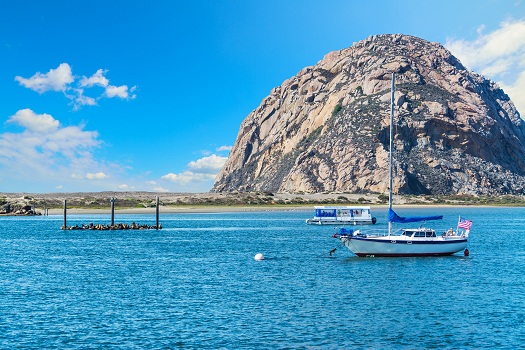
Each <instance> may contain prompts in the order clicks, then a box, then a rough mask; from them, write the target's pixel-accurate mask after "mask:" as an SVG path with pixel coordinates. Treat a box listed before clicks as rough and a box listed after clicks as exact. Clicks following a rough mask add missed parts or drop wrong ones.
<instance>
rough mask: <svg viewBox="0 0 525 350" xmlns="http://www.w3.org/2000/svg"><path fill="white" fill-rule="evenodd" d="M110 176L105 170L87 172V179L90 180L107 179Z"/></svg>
mask: <svg viewBox="0 0 525 350" xmlns="http://www.w3.org/2000/svg"><path fill="white" fill-rule="evenodd" d="M107 178H108V176H107V175H106V174H104V173H103V172H98V173H87V174H86V179H88V180H104V179H107Z"/></svg>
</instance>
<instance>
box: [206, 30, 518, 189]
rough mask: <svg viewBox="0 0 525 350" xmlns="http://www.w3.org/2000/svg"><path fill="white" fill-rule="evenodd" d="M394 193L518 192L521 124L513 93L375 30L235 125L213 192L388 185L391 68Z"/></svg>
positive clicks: (438, 54)
mask: <svg viewBox="0 0 525 350" xmlns="http://www.w3.org/2000/svg"><path fill="white" fill-rule="evenodd" d="M392 72H393V73H395V76H396V90H397V91H396V94H395V106H396V118H395V140H394V143H395V147H394V148H395V151H394V184H393V191H394V193H405V194H456V193H458V194H462V193H468V194H503V193H514V194H516V193H523V192H524V188H525V163H524V161H525V147H524V145H525V126H524V124H523V121H522V120H521V118H520V116H519V113H518V112H517V111H516V108H515V107H514V104H513V103H512V101H510V99H509V97H508V96H507V95H506V94H505V93H504V92H503V91H502V90H501V89H500V88H499V87H498V86H497V85H496V84H495V83H493V82H491V81H489V80H487V79H485V78H484V77H483V76H481V75H479V74H476V73H474V72H470V71H468V70H467V69H466V68H465V67H464V66H463V65H462V64H461V63H460V62H459V61H458V60H457V59H456V58H455V57H454V56H453V55H452V54H451V53H450V52H449V51H448V50H446V49H445V48H444V47H443V46H441V45H440V44H437V43H430V42H427V41H425V40H422V39H419V38H416V37H411V36H406V35H378V36H372V37H369V38H368V39H366V40H364V41H361V42H358V43H356V44H354V45H353V46H351V47H350V48H347V49H344V50H341V51H334V52H331V53H329V54H327V55H326V56H325V57H324V58H323V59H322V60H321V61H319V62H318V63H317V64H316V65H315V66H311V67H306V68H304V69H302V70H301V71H300V72H299V73H298V74H297V75H296V76H295V77H292V78H290V79H288V80H286V81H284V82H283V84H282V85H281V86H279V87H276V88H274V89H273V90H272V91H271V93H270V95H269V96H268V97H266V98H265V99H264V100H263V101H262V103H261V105H260V106H259V107H258V108H257V109H255V110H254V111H253V112H251V113H250V114H249V115H248V116H247V117H246V119H245V120H244V121H243V122H242V124H241V127H240V130H239V134H238V136H237V140H236V142H235V145H234V147H233V149H232V151H231V153H230V156H229V158H228V161H227V162H226V164H225V166H224V168H223V169H222V171H221V172H220V173H219V175H218V176H217V180H216V182H215V185H214V187H213V189H212V191H219V192H220V191H271V192H308V193H311V192H322V191H329V192H331V191H344V192H353V193H359V192H378V193H386V192H388V147H389V146H388V128H389V113H390V83H391V73H392Z"/></svg>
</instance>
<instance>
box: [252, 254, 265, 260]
mask: <svg viewBox="0 0 525 350" xmlns="http://www.w3.org/2000/svg"><path fill="white" fill-rule="evenodd" d="M253 258H254V259H255V260H257V261H260V260H264V255H262V254H261V253H257V254H255V256H254V257H253Z"/></svg>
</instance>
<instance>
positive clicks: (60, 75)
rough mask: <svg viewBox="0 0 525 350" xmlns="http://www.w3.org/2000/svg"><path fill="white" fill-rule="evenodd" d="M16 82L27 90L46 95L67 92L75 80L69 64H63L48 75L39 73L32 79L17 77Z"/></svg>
mask: <svg viewBox="0 0 525 350" xmlns="http://www.w3.org/2000/svg"><path fill="white" fill-rule="evenodd" d="M15 80H16V81H18V82H19V83H20V85H23V86H25V87H26V88H29V89H31V90H34V91H36V92H39V93H44V92H46V91H50V90H54V91H65V90H66V89H67V86H68V84H71V83H72V82H73V81H74V80H75V78H74V77H73V74H72V72H71V67H70V66H69V64H67V63H61V64H60V65H59V66H58V68H56V69H51V70H49V72H47V73H46V74H42V73H40V72H37V73H36V74H35V75H33V76H32V77H31V78H22V77H20V76H16V77H15Z"/></svg>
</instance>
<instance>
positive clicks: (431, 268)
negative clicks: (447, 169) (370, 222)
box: [0, 207, 525, 349]
mask: <svg viewBox="0 0 525 350" xmlns="http://www.w3.org/2000/svg"><path fill="white" fill-rule="evenodd" d="M397 211H398V214H400V215H418V214H422V213H424V214H443V215H445V218H444V220H443V221H441V222H432V223H430V222H429V225H427V226H431V227H435V228H436V230H438V229H439V230H443V231H444V230H445V229H447V228H448V227H455V225H456V223H457V219H458V215H459V214H461V215H462V216H464V217H466V218H468V219H470V220H472V221H473V222H474V224H473V228H472V231H471V235H470V241H469V247H468V248H469V250H470V256H468V257H465V256H463V255H462V254H457V255H455V256H450V257H437V258H433V257H427V258H358V257H355V256H353V255H352V253H351V252H350V251H349V250H347V249H346V248H344V247H343V246H341V245H340V243H339V242H338V240H336V239H333V238H332V237H331V236H332V235H333V232H334V228H333V227H328V226H321V227H319V226H308V225H306V224H305V219H307V218H308V217H310V215H311V214H312V213H313V210H312V212H309V211H308V212H305V211H284V212H244V213H213V214H162V213H161V217H160V220H161V222H162V224H163V227H164V228H163V229H162V230H159V231H61V230H60V229H59V228H60V226H61V225H62V217H61V216H49V217H30V218H25V217H24V218H19V217H3V218H0V348H1V349H26V348H27V349H29V348H31V349H36V348H38V349H40V348H46V349H100V348H111V349H168V348H182V349H219V348H222V349H305V348H306V349H444V348H446V349H481V348H499V349H518V348H525V276H524V272H525V208H468V207H459V208H441V209H435V208H423V209H420V208H418V209H399V210H397ZM373 214H374V216H376V217H377V218H378V224H377V225H386V210H385V209H375V211H374V212H373ZM109 219H110V218H109V215H77V216H75V215H70V216H69V217H68V224H75V223H79V224H82V223H89V222H96V223H109ZM154 220H155V218H154V215H123V214H122V215H118V214H117V216H116V222H127V223H131V222H132V221H135V222H139V223H150V224H153V223H154ZM377 225H376V226H377ZM365 229H366V228H365ZM336 247H337V251H336V252H335V253H334V254H333V256H332V257H330V255H329V251H330V250H332V249H333V248H336ZM256 253H263V254H264V255H265V257H266V260H264V261H255V260H254V256H255V254H256Z"/></svg>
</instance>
